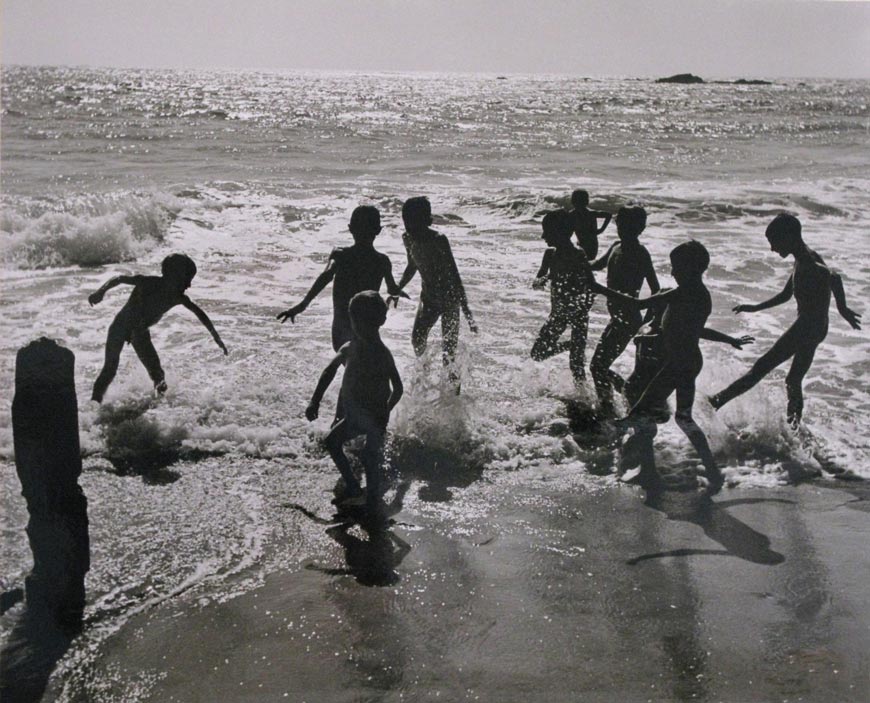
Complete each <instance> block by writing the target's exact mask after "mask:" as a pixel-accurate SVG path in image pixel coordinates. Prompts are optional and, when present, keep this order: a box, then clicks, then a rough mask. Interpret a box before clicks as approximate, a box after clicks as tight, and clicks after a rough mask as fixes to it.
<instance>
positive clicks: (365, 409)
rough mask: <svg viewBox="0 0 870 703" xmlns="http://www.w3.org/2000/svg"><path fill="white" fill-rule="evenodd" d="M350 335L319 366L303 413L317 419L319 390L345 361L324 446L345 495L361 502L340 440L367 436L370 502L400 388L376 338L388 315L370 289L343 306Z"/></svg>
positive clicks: (376, 490) (378, 481)
mask: <svg viewBox="0 0 870 703" xmlns="http://www.w3.org/2000/svg"><path fill="white" fill-rule="evenodd" d="M348 312H349V317H350V325H351V331H352V334H353V338H352V339H351V340H350V341H349V342H346V343H345V344H343V345H342V346H341V347H340V348H339V350H338V354H336V355H335V358H333V360H332V361H330V362H329V365H328V366H327V367H326V368H325V369H324V370H323V373H322V374H321V376H320V380H319V381H318V382H317V387H316V388H315V390H314V395H313V396H312V398H311V402H310V403H309V405H308V408H307V409H306V410H305V417H307V418H308V420H309V421H313V420H315V419H317V416H318V413H319V411H320V401H321V400H322V399H323V394H324V393H325V392H326V389H327V388H329V384H330V383H332V379H333V378H335V374H336V372H337V371H338V369H339V367H340V366H341V365H342V364H344V365H345V369H344V376H343V377H342V379H341V391H340V392H339V396H338V402H339V403H340V404H341V406H342V407H341V408H340V409H339V412H338V413H337V417H338V418H339V419H337V421H336V423H335V424H334V425H333V426H332V429H331V430H330V431H329V434H328V435H327V436H326V440H325V443H326V448H327V450H328V451H329V455H330V456H331V457H332V460H333V461H334V462H335V465H336V467H337V468H338V470H339V473H341V476H342V478H343V479H344V483H345V487H346V491H347V500H348V502H351V503H356V504H361V503H363V502H364V501H363V500H362V496H363V490H362V487H361V486H360V482H359V479H357V477H356V475H355V474H354V472H353V470H352V469H351V466H350V462H349V461H348V458H347V455H346V454H345V453H344V444H345V442H348V441H349V440H351V439H353V438H354V437H358V436H360V435H365V436H366V443H365V449H364V450H363V453H362V461H363V467H364V469H365V476H366V501H365V502H368V503H369V504H370V505H374V504H375V502H376V501H377V500H378V498H380V497H381V478H382V470H383V467H382V465H383V459H384V456H383V454H384V440H385V437H386V432H387V423H388V422H389V420H390V412H391V411H392V409H393V408H394V407H395V406H396V403H398V402H399V399H400V398H401V397H402V393H403V391H404V389H403V387H402V379H401V378H400V377H399V372H398V371H397V370H396V364H395V362H394V361H393V355H392V354H390V350H389V349H387V347H386V346H385V345H384V343H383V342H382V341H381V335H380V332H379V329H380V327H381V326H382V325H383V324H384V322H385V321H386V319H387V304H386V303H385V302H384V300H383V298H381V296H380V295H378V293H377V292H375V291H373V290H369V291H363V292H362V293H357V294H356V295H355V296H353V298H351V301H350V304H349V305H348Z"/></svg>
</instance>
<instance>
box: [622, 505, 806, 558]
mask: <svg viewBox="0 0 870 703" xmlns="http://www.w3.org/2000/svg"><path fill="white" fill-rule="evenodd" d="M754 503H785V504H789V505H791V504H793V503H794V501H790V500H782V499H778V498H743V499H739V500H730V501H722V502H718V503H717V502H714V501H713V500H711V499H710V498H709V497H706V496H703V495H699V494H697V493H669V492H668V493H657V494H651V495H649V496H648V497H647V500H646V505H648V506H649V507H651V508H653V509H654V510H659V511H661V512H663V513H664V514H665V515H667V517H668V519H669V520H680V521H683V522H691V523H693V524H695V525H698V526H699V527H700V528H701V529H702V530H704V534H705V535H707V537H709V538H710V539H712V540H714V541H716V542H718V543H719V544H721V545H722V546H723V547H724V549H673V550H670V551H666V552H656V553H654V554H643V555H641V556H638V557H634V558H633V559H629V560H628V561H627V562H626V563H627V564H630V565H632V566H634V565H635V564H638V563H640V562H642V561H646V560H648V559H662V558H664V557H686V556H693V555H699V554H707V555H721V556H732V557H739V558H740V559H744V560H746V561H749V562H752V563H754V564H764V565H767V566H775V565H777V564H781V563H783V562H784V561H785V557H784V556H783V555H782V554H780V553H779V552H776V551H773V550H772V549H771V548H770V538H769V537H768V536H767V535H764V534H762V533H760V532H756V531H755V530H753V529H752V528H751V527H749V525H746V524H745V523H743V522H741V521H740V520H738V519H737V518H735V517H733V516H732V515H731V514H730V513H728V511H727V509H726V508H729V507H733V506H735V505H749V504H754Z"/></svg>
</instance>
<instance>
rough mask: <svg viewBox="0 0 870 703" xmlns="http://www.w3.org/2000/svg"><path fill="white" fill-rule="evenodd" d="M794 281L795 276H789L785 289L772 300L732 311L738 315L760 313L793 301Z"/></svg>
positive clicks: (735, 308) (737, 306)
mask: <svg viewBox="0 0 870 703" xmlns="http://www.w3.org/2000/svg"><path fill="white" fill-rule="evenodd" d="M793 279H794V276H789V277H788V280H787V281H786V282H785V288H783V289H782V290H781V291H780V292H779V293H777V294H776V295H775V296H773V297H772V298H771V299H770V300H765V301H764V302H763V303H758V304H757V305H735V306H734V307H733V308H732V309H733V310H734V312H736V313H741V312H758V311H760V310H767V308H772V307H775V306H776V305H782V304H783V303H786V302H788V301H789V300H790V299H791V296H792V293H793V292H794V285H793Z"/></svg>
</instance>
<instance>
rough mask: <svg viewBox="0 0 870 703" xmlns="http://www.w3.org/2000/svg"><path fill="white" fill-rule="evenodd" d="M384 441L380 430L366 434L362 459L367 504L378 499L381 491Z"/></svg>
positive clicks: (383, 435)
mask: <svg viewBox="0 0 870 703" xmlns="http://www.w3.org/2000/svg"><path fill="white" fill-rule="evenodd" d="M384 439H385V434H384V432H383V431H381V430H373V431H370V432H367V433H366V446H365V449H364V450H363V455H362V459H363V466H364V468H365V472H366V497H367V498H368V500H369V502H372V501H375V500H377V499H378V498H380V497H381V492H382V490H383V487H382V483H383V481H382V479H383V473H384V471H383V467H384Z"/></svg>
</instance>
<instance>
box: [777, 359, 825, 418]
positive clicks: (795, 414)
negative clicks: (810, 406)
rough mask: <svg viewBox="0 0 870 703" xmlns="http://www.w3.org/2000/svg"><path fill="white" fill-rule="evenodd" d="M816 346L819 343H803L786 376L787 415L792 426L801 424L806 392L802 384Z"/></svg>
mask: <svg viewBox="0 0 870 703" xmlns="http://www.w3.org/2000/svg"><path fill="white" fill-rule="evenodd" d="M816 347H818V344H805V345H802V346H801V348H800V349H798V350H797V352H796V353H795V355H794V359H792V362H791V368H790V369H789V371H788V375H787V376H786V377H785V391H786V395H787V396H788V409H787V410H786V417H787V418H788V423H789V424H790V425H791V426H792V427H797V426H798V425H800V423H801V418H802V417H803V414H804V392H803V388H802V386H803V381H804V376H806V375H807V371H809V370H810V365H811V364H812V363H813V357H814V356H815V355H816Z"/></svg>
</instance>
